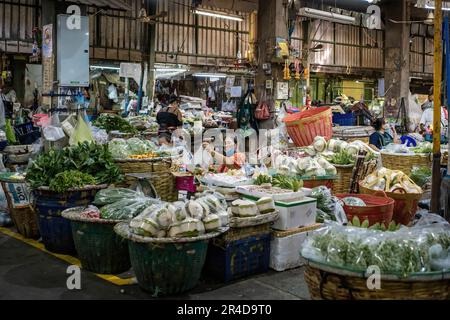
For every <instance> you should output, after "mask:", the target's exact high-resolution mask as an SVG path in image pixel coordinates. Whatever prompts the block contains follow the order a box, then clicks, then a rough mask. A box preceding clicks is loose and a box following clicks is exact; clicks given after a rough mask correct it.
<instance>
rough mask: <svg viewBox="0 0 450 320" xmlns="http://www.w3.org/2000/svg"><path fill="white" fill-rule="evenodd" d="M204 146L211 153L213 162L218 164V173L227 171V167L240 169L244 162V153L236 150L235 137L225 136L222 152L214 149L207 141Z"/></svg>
mask: <svg viewBox="0 0 450 320" xmlns="http://www.w3.org/2000/svg"><path fill="white" fill-rule="evenodd" d="M204 147H205V149H206V150H208V151H209V152H210V153H211V157H212V158H213V159H214V162H215V163H216V164H219V165H220V167H219V170H218V171H219V173H224V172H227V171H228V170H229V169H241V168H242V167H243V166H244V164H245V154H243V153H239V152H238V151H237V150H238V148H237V139H236V138H235V139H232V138H229V137H227V138H226V139H225V149H224V150H225V152H224V154H221V153H219V152H217V151H215V150H214V148H213V147H212V146H211V145H210V144H209V143H205V144H204Z"/></svg>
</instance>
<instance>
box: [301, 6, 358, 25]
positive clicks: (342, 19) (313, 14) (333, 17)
mask: <svg viewBox="0 0 450 320" xmlns="http://www.w3.org/2000/svg"><path fill="white" fill-rule="evenodd" d="M298 15H299V16H302V17H308V18H316V19H322V20H327V21H332V22H339V23H347V24H353V23H355V17H350V16H346V15H343V14H338V13H333V12H328V11H322V10H316V9H312V8H300V10H299V12H298Z"/></svg>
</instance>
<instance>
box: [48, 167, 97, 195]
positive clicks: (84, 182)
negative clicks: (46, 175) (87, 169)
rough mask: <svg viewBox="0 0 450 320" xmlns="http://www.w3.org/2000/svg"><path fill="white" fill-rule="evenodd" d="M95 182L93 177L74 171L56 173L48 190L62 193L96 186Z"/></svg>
mask: <svg viewBox="0 0 450 320" xmlns="http://www.w3.org/2000/svg"><path fill="white" fill-rule="evenodd" d="M96 184H97V181H96V180H95V178H94V177H93V176H91V175H90V174H87V173H83V172H80V171H76V170H70V171H64V172H61V173H58V174H57V175H56V176H55V178H53V179H52V181H51V182H50V186H49V187H50V190H51V191H54V192H58V193H63V192H66V191H68V190H69V189H79V188H83V187H86V186H92V185H96Z"/></svg>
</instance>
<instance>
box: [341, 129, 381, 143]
mask: <svg viewBox="0 0 450 320" xmlns="http://www.w3.org/2000/svg"><path fill="white" fill-rule="evenodd" d="M374 132H375V129H374V128H372V127H367V126H352V127H334V128H333V138H335V139H341V140H345V141H347V142H348V143H351V142H353V141H356V140H359V141H362V142H364V143H367V144H369V137H370V136H371V135H372V133H374Z"/></svg>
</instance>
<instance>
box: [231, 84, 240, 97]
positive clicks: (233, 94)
mask: <svg viewBox="0 0 450 320" xmlns="http://www.w3.org/2000/svg"><path fill="white" fill-rule="evenodd" d="M231 97H232V98H240V97H242V87H241V86H239V87H231Z"/></svg>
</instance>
